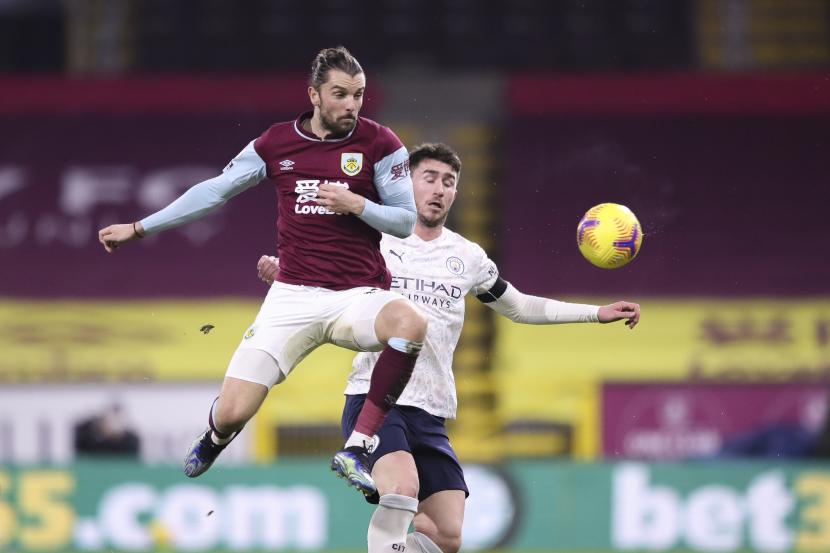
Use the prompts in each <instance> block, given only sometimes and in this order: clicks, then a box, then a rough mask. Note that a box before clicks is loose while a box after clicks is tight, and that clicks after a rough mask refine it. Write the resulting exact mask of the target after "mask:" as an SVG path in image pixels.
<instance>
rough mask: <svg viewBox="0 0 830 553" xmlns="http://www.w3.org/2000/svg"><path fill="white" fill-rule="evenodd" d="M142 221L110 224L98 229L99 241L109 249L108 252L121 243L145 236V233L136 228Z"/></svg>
mask: <svg viewBox="0 0 830 553" xmlns="http://www.w3.org/2000/svg"><path fill="white" fill-rule="evenodd" d="M140 224H141V223H126V224H122V225H110V226H108V227H104V228H102V229H101V230H99V231H98V241H99V242H100V243H101V245H103V246H104V249H105V250H107V253H112V252H114V251H115V250H116V249H118V246H120V245H121V244H126V243H127V242H132V241H133V240H138V239H139V238H142V237H143V234H138V233H139V230H138V229H137V228H136V226H137V225H140Z"/></svg>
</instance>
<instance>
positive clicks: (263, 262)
mask: <svg viewBox="0 0 830 553" xmlns="http://www.w3.org/2000/svg"><path fill="white" fill-rule="evenodd" d="M256 271H257V276H258V277H259V279H260V280H261V281H263V282H265V283H266V284H273V283H274V279H275V278H277V273H278V272H280V260H279V259H277V258H276V257H274V256H272V255H263V256H262V257H260V258H259V261H258V262H257V264H256Z"/></svg>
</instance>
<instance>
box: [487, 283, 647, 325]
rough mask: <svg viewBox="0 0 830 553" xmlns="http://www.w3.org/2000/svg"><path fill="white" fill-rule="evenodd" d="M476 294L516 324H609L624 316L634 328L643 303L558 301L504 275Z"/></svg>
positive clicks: (488, 305) (627, 322) (627, 323)
mask: <svg viewBox="0 0 830 553" xmlns="http://www.w3.org/2000/svg"><path fill="white" fill-rule="evenodd" d="M476 297H477V298H478V299H479V300H481V301H482V302H484V303H485V304H487V307H490V308H491V309H493V310H494V311H496V312H497V313H499V314H501V315H504V316H505V317H507V318H508V319H510V320H511V321H514V322H517V323H525V324H562V323H592V322H593V323H596V322H600V323H610V322H614V321H619V320H623V319H625V321H626V323H625V324H626V325H628V326H629V328H634V326H635V325H636V324H637V323H638V322H639V320H640V306H639V305H637V304H636V303H629V302H617V303H613V304H610V305H605V306H598V305H586V304H580V303H568V302H563V301H557V300H552V299H549V298H542V297H539V296H531V295H529V294H523V293H522V292H520V291H518V290H517V289H516V288H514V287H513V285H512V284H510V283H509V282H507V281H505V280H503V279H501V278H499V279H498V280H496V282H495V284H494V285H493V286H492V288H490V290H488V291H487V292H484V293H482V294H479V295H478V296H476Z"/></svg>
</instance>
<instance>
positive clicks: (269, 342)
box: [99, 46, 427, 494]
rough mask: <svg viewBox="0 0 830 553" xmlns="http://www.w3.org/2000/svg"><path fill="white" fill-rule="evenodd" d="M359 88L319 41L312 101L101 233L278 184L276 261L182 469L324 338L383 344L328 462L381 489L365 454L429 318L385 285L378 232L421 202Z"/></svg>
mask: <svg viewBox="0 0 830 553" xmlns="http://www.w3.org/2000/svg"><path fill="white" fill-rule="evenodd" d="M365 87H366V77H365V75H364V73H363V69H362V68H361V66H360V64H359V63H358V61H357V60H356V59H355V58H354V57H353V56H352V55H351V54H350V53H349V52H348V51H347V50H346V49H345V48H343V47H342V46H341V47H338V48H327V49H324V50H322V51H320V53H319V54H318V55H317V56H316V57H315V59H314V61H313V63H312V67H311V76H310V79H309V87H308V95H309V100H310V101H311V104H312V107H313V110H312V111H309V112H307V113H303V114H301V115H300V116H298V117H297V118H296V119H295V120H293V121H287V122H284V123H277V124H275V125H273V126H272V127H271V128H269V129H268V130H266V131H265V132H264V133H263V134H262V135H261V136H260V137H259V138H257V139H256V140H253V141H251V142H250V143H249V144H248V145H247V146H246V147H245V148H244V149H243V150H242V152H241V153H240V154H239V155H237V156H236V157H235V158H234V159H233V161H231V162H230V163H229V164H228V165H227V167H225V169H224V170H223V172H222V174H220V175H219V176H217V177H215V178H213V179H209V180H207V181H204V182H201V183H199V184H196V185H194V186H193V187H192V188H190V189H189V190H187V191H186V192H185V193H184V194H183V195H182V196H181V197H179V198H178V199H176V200H175V201H174V202H172V203H171V204H170V205H168V206H167V207H165V208H164V209H162V210H160V211H158V212H156V213H153V214H152V215H150V216H148V217H145V218H144V219H141V220H140V221H136V222H134V223H127V224H117V225H111V226H108V227H106V228H104V229H102V230H100V231H99V241H100V242H101V244H103V246H104V248H105V249H106V251H107V252H112V251H114V250H115V249H116V248H118V247H120V246H121V245H123V244H126V243H128V242H130V241H132V240H136V239H139V238H141V237H143V236H144V235H146V234H155V233H158V232H161V231H164V230H167V229H169V228H172V227H175V226H178V225H182V224H185V223H187V222H189V221H192V220H194V219H197V218H199V217H202V216H204V215H205V214H207V213H209V212H210V211H212V210H213V209H216V208H218V207H219V206H220V205H222V204H224V203H225V202H226V201H227V200H230V199H231V198H232V197H234V196H235V195H237V194H239V193H241V192H243V191H244V190H246V189H247V188H249V187H251V186H254V185H256V184H257V183H259V182H261V181H262V180H265V179H266V178H269V179H270V180H271V181H272V182H273V183H274V184H275V185H276V192H277V195H278V197H279V202H278V210H279V211H278V217H277V231H278V235H279V245H278V248H277V249H278V251H279V255H280V259H282V271H281V272H280V275H279V277H278V278H277V281H278V282H276V283H275V284H274V285H273V286H272V287H271V289H270V290H269V292H268V295H267V296H266V298H265V300H264V302H263V304H262V307H261V309H260V312H259V314H258V315H257V317H256V319H255V320H254V322H253V324H252V325H251V326H250V327H249V328H248V329H247V331H245V333H244V335H243V337H242V340H241V343H240V344H239V346H238V348H237V350H236V352H235V353H234V355H233V357H232V358H231V360H230V364H229V366H228V370H227V373H226V375H225V380H224V382H223V384H222V389H221V391H220V394H219V397H218V398H217V399H216V400H215V401H214V402H213V404H212V405H211V408H210V411H209V415H208V423H209V424H208V428H207V429H206V430H205V431H204V433H203V434H201V435H200V436H199V437H198V438H197V439H196V440H195V441H194V442H193V444H192V445H191V448H190V450H189V451H188V452H187V455H186V457H185V465H184V471H185V474H187V476H190V477H194V476H199V475H200V474H202V473H203V472H205V471H206V470H207V469H208V468H210V466H211V465H212V463H213V462H214V460H215V459H216V458H217V456H218V455H219V453H220V452H221V451H222V450H223V449H224V448H225V446H227V444H228V443H229V442H230V441H231V440H232V439H233V438H234V437H236V436H237V435H238V433H239V432H240V431H241V430H242V427H243V426H244V425H245V423H246V422H248V420H249V419H250V418H251V417H252V416H253V415H254V413H256V411H257V410H258V409H259V407H260V405H261V404H262V401H263V400H264V399H265V397H266V395H267V394H268V392H269V390H270V388H271V387H272V386H274V385H275V384H278V383H279V382H281V381H282V380H283V379H284V378H286V377H287V376H288V375H289V373H290V372H291V370H292V369H293V368H294V367H295V366H296V365H297V364H298V363H299V362H300V361H302V360H303V358H305V357H306V355H308V354H309V353H310V352H311V351H312V350H314V349H315V348H316V347H318V346H319V345H321V344H324V343H333V344H336V345H339V346H342V347H346V348H350V349H353V350H356V351H378V352H380V360H379V361H378V364H377V367H376V368H375V371H374V374H373V377H372V385H371V390H370V392H369V396H368V399H367V401H366V403H365V407H364V408H363V410H362V412H361V414H360V416H359V421H358V423H357V425H356V426H355V431H354V432H353V433H352V434H351V435H350V436H349V437H348V438H347V440H346V444H345V446H344V448H343V450H342V451H339V452H337V453H336V454H335V456H334V458H333V460H332V469H333V470H335V471H336V472H337V473H338V475H339V476H342V477H344V478H346V479H347V481H348V483H349V484H350V485H352V486H355V487H356V488H358V489H359V490H361V491H362V492H363V493H366V494H372V493H374V492H375V485H374V481H373V480H372V477H371V472H370V470H369V468H368V467H367V466H366V463H367V462H368V458H367V456H368V453H369V451H370V450H371V449H372V447H374V444H375V443H376V441H375V434H376V433H377V430H378V429H379V428H380V426H381V424H382V423H383V420H384V418H385V417H386V414H387V413H388V411H389V409H390V408H391V407H392V405H394V402H395V400H396V399H397V397H398V396H399V395H400V393H401V391H402V390H403V388H404V387H405V386H406V383H407V381H408V380H409V377H410V375H411V373H412V369H413V367H414V366H415V360H416V358H417V356H418V354H419V352H420V350H421V347H422V345H423V340H424V336H425V334H426V325H427V322H426V318H425V316H424V315H423V314H422V313H421V312H420V311H418V310H417V308H415V307H414V306H413V304H412V302H411V301H409V300H407V299H405V298H402V297H401V296H400V294H397V293H395V292H391V291H389V286H390V282H391V277H390V274H389V271H388V270H387V268H386V264H385V262H384V258H383V256H382V255H381V253H380V248H379V244H380V239H381V232H385V233H387V234H390V235H393V236H399V237H402V238H403V237H406V236H409V234H411V233H412V230H413V226H414V224H415V204H414V200H413V194H412V180H411V178H410V174H409V157H408V155H407V152H406V148H404V146H403V145H402V144H401V142H400V140H399V139H398V137H397V136H395V134H394V133H393V132H392V131H391V130H389V129H388V128H386V127H383V126H381V125H379V124H378V123H375V122H374V121H372V120H370V119H366V118H364V117H360V115H359V112H360V108H361V105H362V103H363V93H364V90H365Z"/></svg>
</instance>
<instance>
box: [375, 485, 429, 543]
mask: <svg viewBox="0 0 830 553" xmlns="http://www.w3.org/2000/svg"><path fill="white" fill-rule="evenodd" d="M416 512H418V500H417V499H416V498H414V497H409V496H406V495H398V494H394V493H388V494H385V495H382V496H380V501H379V503H378V508H377V509H375V514H373V515H372V520H370V521H369V533H368V539H369V553H399V552H400V551H401V549H400V548H394V549H393V547H392V546H394V545H398V546H404V544H405V543H406V540H407V537H406V534H407V532H409V525H410V524H411V523H412V519H413V518H415V513H416Z"/></svg>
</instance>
